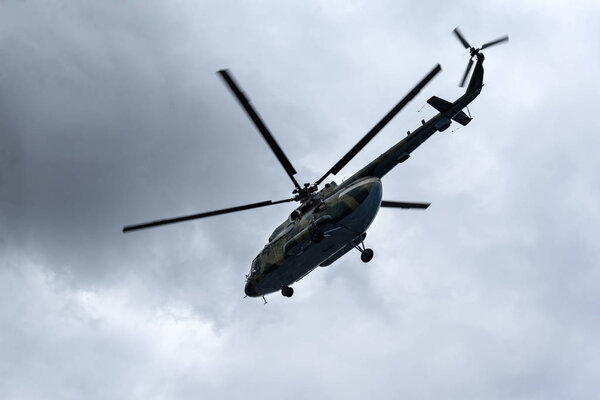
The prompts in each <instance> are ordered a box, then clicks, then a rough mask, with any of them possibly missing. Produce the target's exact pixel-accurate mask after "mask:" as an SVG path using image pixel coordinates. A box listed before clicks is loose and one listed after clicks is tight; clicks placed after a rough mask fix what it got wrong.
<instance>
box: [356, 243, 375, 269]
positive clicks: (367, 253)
mask: <svg viewBox="0 0 600 400" xmlns="http://www.w3.org/2000/svg"><path fill="white" fill-rule="evenodd" d="M363 239H364V237H363ZM354 248H355V249H356V250H358V251H360V259H361V260H362V262H364V263H368V262H369V261H371V260H372V259H373V254H374V253H373V250H371V249H366V248H365V242H363V241H361V242H360V244H356V245H354Z"/></svg>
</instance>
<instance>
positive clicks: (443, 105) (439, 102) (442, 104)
mask: <svg viewBox="0 0 600 400" xmlns="http://www.w3.org/2000/svg"><path fill="white" fill-rule="evenodd" d="M427 103H429V104H430V105H431V106H432V107H433V108H435V109H436V110H438V111H439V112H441V113H445V112H446V111H449V110H450V109H451V108H452V106H454V104H452V103H450V102H449V101H447V100H444V99H440V98H439V97H437V96H433V97H431V98H430V99H429V100H427ZM451 118H452V119H453V120H454V121H456V122H458V123H459V124H461V125H467V124H468V123H469V122H471V118H469V117H468V116H467V114H465V113H464V111H459V112H458V113H457V114H455V115H454V116H452V117H451Z"/></svg>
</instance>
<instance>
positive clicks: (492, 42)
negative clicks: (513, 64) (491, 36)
mask: <svg viewBox="0 0 600 400" xmlns="http://www.w3.org/2000/svg"><path fill="white" fill-rule="evenodd" d="M502 42H508V35H506V36H502V37H501V38H499V39H496V40H493V41H491V42H488V43H486V44H484V45H483V46H481V50H483V49H485V48H487V47H490V46H493V45H495V44H499V43H502Z"/></svg>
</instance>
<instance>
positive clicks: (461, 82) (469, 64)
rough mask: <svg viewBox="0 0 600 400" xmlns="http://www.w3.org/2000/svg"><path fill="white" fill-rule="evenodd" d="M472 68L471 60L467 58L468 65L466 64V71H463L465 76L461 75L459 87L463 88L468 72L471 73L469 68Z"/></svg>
mask: <svg viewBox="0 0 600 400" xmlns="http://www.w3.org/2000/svg"><path fill="white" fill-rule="evenodd" d="M472 66H473V59H472V58H469V63H468V64H467V69H465V74H464V75H463V78H462V81H460V85H458V86H460V87H463V86H465V82H466V81H467V76H469V72H470V71H471V67H472Z"/></svg>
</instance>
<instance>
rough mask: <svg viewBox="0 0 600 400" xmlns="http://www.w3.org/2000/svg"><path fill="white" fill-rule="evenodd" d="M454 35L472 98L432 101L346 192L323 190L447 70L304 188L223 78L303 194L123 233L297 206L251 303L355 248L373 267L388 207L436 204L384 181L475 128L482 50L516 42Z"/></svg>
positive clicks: (272, 245) (260, 272) (267, 254)
mask: <svg viewBox="0 0 600 400" xmlns="http://www.w3.org/2000/svg"><path fill="white" fill-rule="evenodd" d="M454 34H455V35H456V37H457V38H458V39H459V40H460V42H461V43H462V44H463V46H464V47H465V48H466V49H468V50H469V52H470V58H469V62H468V64H467V68H466V70H465V73H464V76H463V78H462V80H461V82H460V84H459V86H461V87H462V86H464V84H465V82H466V80H467V77H468V75H469V72H470V71H471V69H472V67H473V62H474V59H476V60H477V61H476V63H475V69H474V70H473V75H472V76H471V80H470V81H469V85H468V86H467V89H466V91H465V93H464V94H463V95H462V96H460V97H459V98H458V99H456V100H455V101H454V102H449V101H446V100H443V99H441V98H439V97H436V96H433V97H431V98H430V99H429V100H427V102H428V103H429V104H430V105H431V106H433V107H434V108H435V109H436V110H437V111H439V113H438V114H437V115H436V116H434V117H433V118H431V119H430V120H429V121H427V122H425V121H424V120H423V121H421V122H422V124H421V126H419V127H418V128H417V129H416V130H414V131H413V132H410V131H409V132H408V133H407V136H406V137H405V138H403V139H402V140H401V141H400V142H398V143H397V144H395V145H394V146H392V147H391V148H389V149H388V150H387V151H386V152H384V153H383V154H381V155H380V156H379V157H377V158H376V159H375V160H373V161H372V162H370V163H369V164H367V165H366V166H365V167H363V168H362V169H361V170H359V171H358V172H356V173H355V174H354V175H352V176H351V177H350V178H349V179H347V180H345V181H344V182H342V183H341V184H339V185H337V184H336V183H335V182H329V183H325V185H324V186H323V187H322V188H321V189H319V185H320V184H321V183H322V182H323V181H325V179H326V178H327V177H328V176H329V175H330V174H333V175H336V174H337V173H338V172H339V171H340V170H341V169H342V168H343V167H344V166H345V165H346V164H347V163H348V162H349V161H350V160H351V159H352V158H353V157H354V156H355V155H356V154H357V153H358V152H359V151H360V150H362V149H363V148H364V147H365V146H366V145H367V143H369V142H370V141H371V140H372V139H373V138H374V137H375V135H377V133H379V131H381V129H383V127H384V126H385V125H386V124H387V123H388V122H390V121H391V119H392V118H393V117H394V116H395V115H396V114H397V113H398V112H399V111H400V110H401V109H402V108H403V107H404V106H405V105H406V104H407V103H408V102H409V101H411V100H412V99H413V98H414V97H415V96H416V95H417V94H418V93H419V92H420V91H421V89H423V87H425V85H426V84H427V83H428V82H429V81H430V80H431V79H433V77H434V76H435V75H436V74H437V73H438V72H440V71H441V67H440V65H439V64H438V65H436V66H435V68H433V69H432V70H431V71H430V72H429V73H428V74H427V75H426V76H425V77H424V78H423V79H422V80H421V81H420V82H419V83H418V84H417V85H416V86H415V87H414V88H413V89H412V90H411V91H410V92H409V93H408V94H407V95H406V96H405V97H404V98H403V99H402V100H400V102H399V103H398V104H396V105H395V106H394V107H393V108H392V109H391V110H390V111H389V112H388V113H387V114H386V115H385V116H384V117H383V118H382V119H381V121H379V122H378V123H377V124H376V125H375V126H374V127H373V128H372V129H371V130H370V131H369V132H368V133H367V134H366V135H365V136H364V137H363V138H362V139H361V140H360V141H359V142H358V143H357V144H356V145H355V146H354V147H353V148H352V149H350V151H348V153H346V155H344V156H343V157H342V158H341V159H340V160H339V161H338V162H337V163H336V164H335V165H334V166H333V167H331V169H329V170H328V171H327V172H326V173H325V174H324V175H323V176H322V177H320V178H319V179H318V180H317V181H316V182H314V183H312V184H311V183H305V184H304V185H300V184H299V183H298V181H297V180H296V178H294V175H295V174H296V170H295V169H294V167H293V166H292V164H291V162H290V161H289V160H288V158H287V157H286V155H285V154H284V152H283V151H282V150H281V148H280V147H279V145H278V144H277V142H276V141H275V139H274V138H273V135H272V134H271V133H270V132H269V130H268V129H267V127H266V126H265V124H264V123H263V122H262V119H261V118H260V117H259V115H258V114H257V113H256V111H255V110H254V108H253V107H252V105H251V104H250V102H249V101H248V99H247V98H246V96H245V95H244V93H243V92H242V91H241V90H240V88H239V86H238V85H237V83H236V82H235V81H234V80H233V78H232V76H231V74H230V73H229V72H228V71H227V70H221V71H219V74H220V75H221V77H222V78H223V80H224V81H225V83H226V84H227V85H228V86H229V88H230V89H231V91H232V92H233V94H234V96H235V97H236V98H237V100H238V101H239V103H240V105H241V106H242V107H243V108H244V110H246V113H247V114H248V116H249V117H250V119H251V120H252V122H254V125H255V126H256V128H257V129H258V131H259V132H260V133H261V135H262V136H263V138H264V139H265V140H266V142H267V144H268V145H269V147H270V148H271V150H272V151H273V152H274V153H275V156H276V157H277V159H278V160H279V162H280V163H281V165H282V166H283V168H284V170H285V171H286V173H287V174H288V176H289V177H290V180H291V181H292V182H293V184H294V187H295V188H294V190H293V191H292V195H293V197H291V198H288V199H284V200H278V201H271V200H268V201H263V202H259V203H253V204H246V205H243V206H238V207H231V208H226V209H222V210H216V211H210V212H204V213H200V214H193V215H187V216H183V217H178V218H170V219H162V220H158V221H153V222H148V223H143V224H137V225H130V226H126V227H124V228H123V232H129V231H133V230H138V229H144V228H150V227H155V226H160V225H166V224H172V223H176V222H183V221H189V220H193V219H199V218H205V217H211V216H216V215H222V214H228V213H232V212H237V211H242V210H249V209H252V208H259V207H266V206H271V205H274V204H280V203H286V202H292V201H297V202H299V203H300V205H299V206H298V207H297V208H296V209H295V210H293V211H292V213H291V214H290V216H289V218H287V219H286V220H285V221H284V222H283V223H282V224H281V225H279V226H278V227H277V228H275V230H274V231H273V233H272V234H271V236H270V237H269V241H268V243H267V244H266V245H265V247H264V249H263V250H262V251H261V252H260V253H259V254H258V255H257V256H256V258H254V260H253V261H252V264H251V268H250V272H249V273H248V274H247V275H246V286H245V293H246V295H247V296H251V297H258V296H263V299H264V295H266V294H268V293H272V292H276V291H279V290H281V293H282V294H283V295H284V296H286V297H291V296H292V295H293V294H294V290H293V289H292V288H291V287H290V286H291V285H292V284H293V283H295V282H297V281H299V280H300V279H302V278H303V277H304V276H306V275H307V274H308V273H310V272H311V271H312V270H314V269H315V268H316V267H317V266H321V267H325V266H328V265H331V264H332V263H333V262H335V261H336V260H338V259H339V258H340V257H342V256H343V255H344V254H346V253H347V252H349V251H350V250H352V249H353V248H355V249H357V250H358V251H359V252H360V253H361V260H362V261H363V262H369V261H371V259H372V258H373V250H371V249H369V248H366V247H365V245H364V239H365V237H366V230H367V228H368V227H369V226H370V225H371V222H372V221H373V220H374V219H375V216H376V215H377V212H378V211H379V208H380V207H392V208H405V209H411V208H414V209H426V208H427V207H429V205H430V204H429V203H411V202H400V201H385V200H383V201H382V183H381V178H383V176H384V175H385V174H387V173H388V172H389V171H391V170H392V169H393V168H394V167H395V166H396V165H398V164H400V163H403V162H405V161H406V160H408V158H409V157H410V154H411V153H412V152H413V151H414V150H415V149H416V148H417V147H419V146H420V145H421V144H423V142H425V141H426V140H427V139H428V138H429V137H431V135H433V134H434V133H436V132H438V131H440V132H443V131H445V130H446V129H448V127H449V126H450V124H451V123H452V121H454V122H457V123H458V124H460V125H463V126H464V125H467V124H468V123H469V122H471V119H472V118H471V117H470V116H468V115H467V114H465V112H464V111H462V110H463V109H464V108H465V107H467V106H468V105H469V103H471V102H472V101H473V100H474V99H475V98H476V97H477V96H478V95H479V93H480V92H481V89H482V87H483V61H484V56H483V53H482V52H481V50H483V49H486V48H488V47H490V46H492V45H495V44H498V43H502V42H505V41H508V36H504V37H501V38H499V39H496V40H494V41H491V42H488V43H486V44H484V45H482V46H481V47H480V48H475V47H473V46H471V45H470V44H469V43H468V42H467V41H466V39H465V38H464V36H463V35H462V34H461V33H460V31H459V30H458V28H456V29H454Z"/></svg>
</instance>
